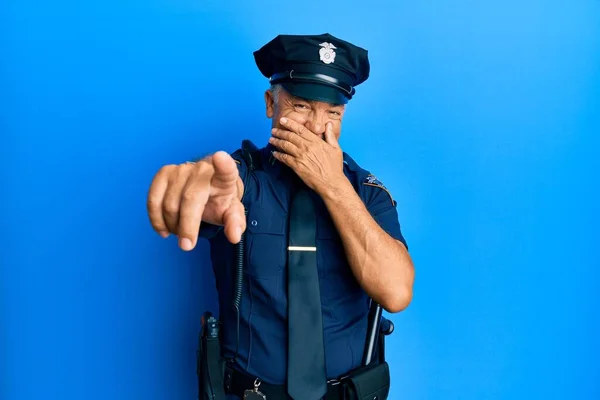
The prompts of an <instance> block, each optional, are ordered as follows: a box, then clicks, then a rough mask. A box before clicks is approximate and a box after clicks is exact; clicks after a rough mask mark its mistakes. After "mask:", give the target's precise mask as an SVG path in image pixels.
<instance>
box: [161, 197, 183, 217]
mask: <svg viewBox="0 0 600 400" xmlns="http://www.w3.org/2000/svg"><path fill="white" fill-rule="evenodd" d="M163 209H164V211H165V213H166V214H168V215H175V214H177V213H179V202H178V201H175V200H167V201H165V203H164V204H163Z"/></svg>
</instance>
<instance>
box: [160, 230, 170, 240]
mask: <svg viewBox="0 0 600 400" xmlns="http://www.w3.org/2000/svg"><path fill="white" fill-rule="evenodd" d="M158 234H159V235H160V236H161V237H162V238H163V239H166V238H167V237H169V232H167V231H159V232H158Z"/></svg>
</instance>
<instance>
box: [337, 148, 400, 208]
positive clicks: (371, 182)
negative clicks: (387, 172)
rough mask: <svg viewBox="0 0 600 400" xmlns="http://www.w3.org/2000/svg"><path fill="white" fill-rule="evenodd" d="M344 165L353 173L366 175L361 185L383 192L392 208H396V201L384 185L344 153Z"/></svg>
mask: <svg viewBox="0 0 600 400" xmlns="http://www.w3.org/2000/svg"><path fill="white" fill-rule="evenodd" d="M344 164H345V165H346V166H347V167H348V168H349V169H350V170H351V171H353V172H362V173H363V174H367V177H366V178H365V179H364V180H363V181H362V184H363V185H364V186H372V187H376V188H379V189H382V190H385V192H386V193H387V194H388V196H390V200H391V201H392V204H393V205H394V206H396V201H395V200H394V198H393V197H392V194H391V193H390V191H389V190H388V189H387V188H386V187H385V185H384V184H383V183H382V182H381V181H380V180H379V179H377V177H376V176H375V175H373V174H372V173H370V172H369V171H367V170H365V169H363V168H361V167H360V166H359V165H358V164H357V163H356V161H354V160H353V159H352V157H350V156H349V155H348V154H347V153H344Z"/></svg>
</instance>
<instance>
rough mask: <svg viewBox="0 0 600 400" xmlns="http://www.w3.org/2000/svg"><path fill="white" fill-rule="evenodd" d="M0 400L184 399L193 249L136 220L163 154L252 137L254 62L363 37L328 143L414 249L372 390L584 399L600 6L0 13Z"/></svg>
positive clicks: (26, 1) (593, 325)
mask: <svg viewBox="0 0 600 400" xmlns="http://www.w3.org/2000/svg"><path fill="white" fill-rule="evenodd" d="M0 7H2V8H1V10H2V13H1V17H0V18H1V20H0V32H1V35H0V38H1V39H0V40H1V42H0V43H1V46H2V57H1V64H0V65H1V68H2V70H1V72H2V73H1V75H0V79H1V80H2V81H1V83H2V85H1V86H0V88H1V93H2V103H1V107H0V110H1V111H0V113H1V115H2V119H1V122H2V125H1V128H2V146H1V149H2V150H1V153H2V157H1V158H2V165H3V166H2V168H1V171H2V206H3V216H2V222H3V229H2V233H1V234H2V240H1V243H2V244H1V246H2V251H1V252H0V254H1V259H0V260H1V265H2V269H1V276H0V278H1V279H0V285H1V287H0V289H1V291H0V293H1V294H0V296H1V303H0V311H1V314H0V317H1V320H0V323H1V326H0V335H1V336H0V346H1V347H0V352H1V353H0V362H1V364H0V378H1V381H0V383H1V386H0V398H1V399H3V400H4V399H6V400H21V399H37V398H44V399H61V400H67V399H69V400H70V399H89V400H92V399H113V400H117V399H138V398H144V399H193V398H195V396H196V383H195V379H196V377H195V366H194V357H195V354H194V352H195V349H196V335H197V332H198V329H199V316H200V313H201V312H202V311H203V310H205V309H207V308H209V309H213V310H214V309H216V303H215V296H216V293H215V290H214V287H213V278H212V274H211V272H210V264H209V260H208V257H207V255H206V251H207V245H206V243H204V242H203V243H201V245H200V246H199V248H198V249H197V250H196V251H194V252H192V253H183V252H181V251H179V250H178V249H177V246H176V242H175V240H173V239H167V240H162V239H160V238H159V237H158V236H157V235H156V234H154V232H153V231H152V230H151V228H150V225H149V223H148V221H147V217H146V210H145V196H146V191H147V189H148V185H149V184H150V180H151V178H152V176H153V174H154V173H155V172H156V170H157V169H158V168H159V167H160V166H161V165H163V164H167V163H174V162H181V161H184V160H186V159H189V158H191V157H195V156H199V155H204V154H205V153H208V152H213V151H215V150H218V149H224V150H228V151H231V150H234V149H235V148H237V146H238V145H239V143H240V141H241V140H242V139H244V138H250V139H252V140H253V141H255V142H256V143H265V141H266V139H267V138H268V136H269V131H268V127H269V121H268V120H267V119H266V118H265V116H264V105H263V97H262V96H263V90H264V89H265V88H266V87H267V82H266V81H265V79H264V78H262V76H261V75H260V74H259V73H258V71H257V70H256V68H255V66H254V64H253V59H252V51H253V50H255V49H257V48H259V47H260V46H261V45H263V44H264V43H266V42H267V41H268V40H270V39H271V38H272V37H274V36H275V35H276V34H278V33H324V32H330V33H332V34H334V35H336V36H340V37H343V38H346V39H348V40H350V41H353V42H355V43H357V44H359V45H361V46H364V47H366V48H367V49H369V51H370V56H371V61H372V67H373V68H372V76H371V79H370V80H369V81H367V83H365V84H364V85H362V86H361V87H359V89H358V95H357V97H356V99H355V100H353V102H352V103H351V104H350V106H349V109H348V113H347V117H346V122H345V128H344V131H343V136H342V142H341V144H342V146H343V148H344V150H345V151H347V152H349V153H350V154H351V155H353V156H354V157H355V158H356V159H357V160H358V161H359V162H360V163H361V164H362V165H364V166H365V167H368V168H369V169H371V170H372V171H373V172H375V173H376V175H378V177H379V178H380V179H381V180H382V181H383V182H384V183H385V184H386V185H387V186H388V187H389V188H390V190H391V191H392V193H393V194H394V195H395V197H396V199H397V201H398V204H399V205H398V210H399V213H400V218H401V223H402V226H403V230H404V232H405V234H406V237H407V239H408V241H409V244H410V247H411V252H412V255H413V257H414V261H415V265H416V269H417V280H416V285H415V296H414V301H413V304H412V305H411V306H410V308H409V309H408V310H406V311H405V312H403V313H400V314H397V315H393V316H391V318H392V319H393V321H394V322H395V323H396V326H397V330H396V333H395V334H394V335H393V336H392V337H391V339H390V341H389V343H390V345H389V358H390V361H391V365H392V367H391V368H392V374H393V389H392V395H391V399H394V400H395V399H436V400H437V399H463V400H466V399H534V398H535V399H597V398H600V383H599V382H600V377H599V376H598V374H599V373H598V368H597V360H598V356H600V348H599V347H600V345H599V342H598V337H599V336H600V328H599V326H598V311H597V308H598V306H600V301H599V295H598V291H597V286H598V283H597V282H598V278H600V273H599V272H598V267H600V260H599V257H598V238H599V234H598V230H597V229H598V228H597V226H598V222H599V217H600V215H599V205H598V204H599V196H598V193H597V191H598V172H599V170H600V168H599V167H600V165H599V162H598V156H597V152H598V145H599V144H600V143H599V142H600V141H599V140H598V136H599V134H600V2H598V1H594V0H588V1H584V0H580V1H567V0H564V1H548V0H546V1H533V0H529V1H513V0H511V1H502V2H475V1H453V2H451V1H438V2H432V1H421V2H407V1H390V2H379V1H373V2H371V3H367V2H348V1H346V2H330V3H324V2H319V3H318V4H315V3H311V2H293V3H292V2H271V1H244V2H242V1H228V2H218V1H209V0H202V1H199V0H196V1H191V0H171V1H167V0H146V1H139V0H138V1H136V0H127V1H122V0H105V1H68V0H58V1H54V2H34V1H32V0H19V1H17V0H8V1H5V2H3V3H2V6H0Z"/></svg>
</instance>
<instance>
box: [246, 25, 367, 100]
mask: <svg viewBox="0 0 600 400" xmlns="http://www.w3.org/2000/svg"><path fill="white" fill-rule="evenodd" d="M254 60H255V61H256V65H257V66H258V69H259V70H260V72H261V73H262V74H263V75H264V76H265V77H267V78H269V81H270V83H271V84H272V85H273V84H276V83H280V84H282V85H283V87H284V88H285V89H286V90H287V91H288V92H289V93H291V94H292V95H294V96H298V97H302V98H305V99H308V100H315V101H324V102H328V103H333V104H346V103H347V102H348V100H350V99H351V98H352V96H354V93H355V87H356V86H357V85H359V84H361V83H362V82H364V81H366V80H367V78H368V77H369V71H370V65H369V58H368V54H367V50H365V49H363V48H360V47H358V46H355V45H353V44H351V43H348V42H346V41H344V40H341V39H338V38H336V37H334V36H332V35H330V34H328V33H325V34H322V35H278V36H277V37H275V38H274V39H273V40H271V41H270V42H269V43H267V44H266V45H264V46H263V47H262V48H260V49H259V50H257V51H255V52H254Z"/></svg>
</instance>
